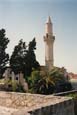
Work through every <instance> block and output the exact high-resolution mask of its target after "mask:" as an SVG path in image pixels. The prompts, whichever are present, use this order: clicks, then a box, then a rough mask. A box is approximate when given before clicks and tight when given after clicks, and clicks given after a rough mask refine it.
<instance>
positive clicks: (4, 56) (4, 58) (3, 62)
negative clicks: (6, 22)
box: [0, 29, 9, 76]
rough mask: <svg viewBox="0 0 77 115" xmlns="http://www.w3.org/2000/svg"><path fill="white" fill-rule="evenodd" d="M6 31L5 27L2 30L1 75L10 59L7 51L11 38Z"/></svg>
mask: <svg viewBox="0 0 77 115" xmlns="http://www.w3.org/2000/svg"><path fill="white" fill-rule="evenodd" d="M5 32H6V31H5V30H4V29H1V30H0V76H1V75H2V73H3V70H4V68H5V66H6V64H7V63H8V60H9V55H8V54H7V53H6V48H7V45H8V43H9V39H8V38H7V37H6V34H5Z"/></svg>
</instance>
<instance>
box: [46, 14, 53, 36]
mask: <svg viewBox="0 0 77 115" xmlns="http://www.w3.org/2000/svg"><path fill="white" fill-rule="evenodd" d="M45 31H46V34H49V35H50V34H53V28H52V22H51V18H50V16H49V17H48V19H47V22H46V29H45Z"/></svg>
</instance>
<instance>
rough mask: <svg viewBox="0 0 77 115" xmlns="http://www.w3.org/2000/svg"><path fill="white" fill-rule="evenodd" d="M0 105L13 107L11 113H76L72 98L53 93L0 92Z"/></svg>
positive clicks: (69, 114)
mask: <svg viewBox="0 0 77 115" xmlns="http://www.w3.org/2000/svg"><path fill="white" fill-rule="evenodd" d="M0 106H1V107H4V108H5V107H6V108H9V111H11V110H12V109H13V111H11V112H9V113H10V114H9V115H74V104H73V100H72V98H68V97H60V96H53V95H49V96H45V95H37V94H29V93H14V92H9V93H8V92H0ZM14 110H15V111H14ZM0 111H1V110H0ZM0 115H2V114H0ZM5 115H8V114H5Z"/></svg>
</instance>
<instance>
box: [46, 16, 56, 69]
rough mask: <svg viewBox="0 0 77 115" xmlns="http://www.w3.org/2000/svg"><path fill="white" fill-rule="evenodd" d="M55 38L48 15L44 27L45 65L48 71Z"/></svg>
mask: <svg viewBox="0 0 77 115" xmlns="http://www.w3.org/2000/svg"><path fill="white" fill-rule="evenodd" d="M54 40H55V36H53V27H52V22H51V18H50V16H49V17H48V21H47V23H46V28H45V36H44V42H45V66H46V69H47V70H48V71H50V70H51V69H52V67H53V63H54V59H53V43H54Z"/></svg>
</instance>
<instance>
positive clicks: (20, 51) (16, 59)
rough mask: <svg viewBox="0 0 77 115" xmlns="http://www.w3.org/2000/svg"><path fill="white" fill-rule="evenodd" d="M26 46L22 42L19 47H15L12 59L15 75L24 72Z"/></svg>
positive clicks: (11, 63)
mask: <svg viewBox="0 0 77 115" xmlns="http://www.w3.org/2000/svg"><path fill="white" fill-rule="evenodd" d="M26 47H27V46H26V44H25V42H23V40H20V41H19V43H18V45H16V46H15V48H14V51H13V53H12V55H11V58H10V66H11V68H12V70H13V71H14V72H15V74H17V73H19V72H20V71H22V72H23V63H24V56H25V55H26Z"/></svg>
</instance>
